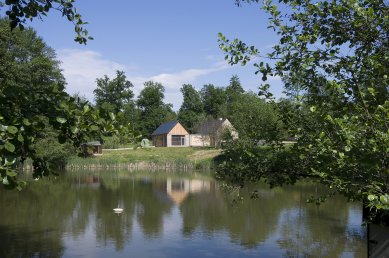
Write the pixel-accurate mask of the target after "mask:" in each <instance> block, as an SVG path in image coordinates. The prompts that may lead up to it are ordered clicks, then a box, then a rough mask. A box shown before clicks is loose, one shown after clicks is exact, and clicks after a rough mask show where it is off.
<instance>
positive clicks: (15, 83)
mask: <svg viewBox="0 0 389 258" xmlns="http://www.w3.org/2000/svg"><path fill="white" fill-rule="evenodd" d="M0 60H1V63H2V65H1V67H0V181H1V185H3V186H5V187H9V188H15V187H17V188H19V189H20V187H21V185H22V184H23V183H22V182H19V181H18V177H17V176H18V173H17V171H16V167H17V165H18V164H19V163H21V162H23V161H24V160H26V159H27V158H30V159H31V160H32V162H33V167H34V175H33V176H34V177H42V176H45V175H49V173H50V170H49V164H48V161H50V159H51V160H52V161H53V162H58V161H61V162H62V161H63V158H66V156H67V155H66V154H65V153H68V151H73V152H74V149H71V148H67V147H66V146H68V145H64V146H60V144H64V143H68V144H69V145H71V146H74V147H75V148H80V146H81V144H82V143H84V142H86V141H88V140H90V139H93V138H100V137H101V136H102V135H103V134H105V133H108V134H112V133H119V132H120V133H121V134H122V135H124V134H127V133H131V131H130V130H129V128H127V127H125V126H122V125H120V124H121V123H120V121H119V120H118V119H117V118H116V116H115V115H114V114H112V113H111V114H110V115H109V116H108V117H106V118H102V117H101V116H100V113H101V111H100V110H99V109H98V108H94V107H92V105H90V103H88V102H85V101H82V100H81V99H79V98H74V97H71V96H69V94H67V93H66V92H65V90H64V88H65V80H64V77H63V76H62V74H61V71H60V68H59V65H58V61H57V60H56V57H55V52H54V51H53V49H51V48H50V47H48V46H47V45H46V44H45V43H44V42H43V40H42V39H41V38H39V37H38V36H37V35H36V32H35V31H34V30H32V29H30V28H29V29H25V30H20V29H18V28H15V29H13V30H11V29H10V27H9V21H8V20H6V19H0ZM46 144H50V145H51V146H52V147H53V148H51V149H50V148H47V145H46ZM54 152H56V153H54ZM58 159H59V160H58ZM61 162H60V163H61Z"/></svg>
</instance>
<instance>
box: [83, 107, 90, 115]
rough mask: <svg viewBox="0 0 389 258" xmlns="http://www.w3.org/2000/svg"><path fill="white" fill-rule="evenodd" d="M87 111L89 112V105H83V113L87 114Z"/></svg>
mask: <svg viewBox="0 0 389 258" xmlns="http://www.w3.org/2000/svg"><path fill="white" fill-rule="evenodd" d="M89 110H90V107H89V105H85V106H84V113H88V111H89Z"/></svg>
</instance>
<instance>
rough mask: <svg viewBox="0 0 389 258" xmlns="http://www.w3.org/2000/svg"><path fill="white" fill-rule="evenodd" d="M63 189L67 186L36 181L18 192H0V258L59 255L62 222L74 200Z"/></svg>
mask: <svg viewBox="0 0 389 258" xmlns="http://www.w3.org/2000/svg"><path fill="white" fill-rule="evenodd" d="M67 189H69V184H67V185H65V184H59V183H57V182H47V181H39V182H33V183H31V185H30V186H29V187H27V188H26V189H24V190H23V191H22V192H10V191H7V192H4V191H0V211H1V212H0V257H36V254H41V255H40V257H60V256H61V255H62V253H63V251H64V247H63V243H62V238H61V237H62V233H63V231H64V230H65V228H66V223H65V221H66V219H67V218H69V217H70V216H71V211H72V209H71V208H72V207H74V204H75V203H76V199H77V198H74V197H75V196H71V195H70V196H68V195H67V192H68V191H67ZM58 202H60V203H61V205H58Z"/></svg>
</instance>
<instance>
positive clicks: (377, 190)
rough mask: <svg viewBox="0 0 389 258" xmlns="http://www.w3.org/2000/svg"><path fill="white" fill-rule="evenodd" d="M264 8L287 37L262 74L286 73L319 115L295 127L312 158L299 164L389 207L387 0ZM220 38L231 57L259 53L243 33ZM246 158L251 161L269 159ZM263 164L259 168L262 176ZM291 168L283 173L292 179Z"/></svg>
mask: <svg viewBox="0 0 389 258" xmlns="http://www.w3.org/2000/svg"><path fill="white" fill-rule="evenodd" d="M237 2H238V3H241V2H260V1H259V0H253V1H251V0H247V1H237ZM262 9H264V10H265V12H267V13H268V14H269V16H270V19H269V21H270V22H269V28H270V29H272V30H274V31H275V32H276V33H277V35H279V37H280V40H279V43H278V44H277V45H275V46H274V47H273V51H272V52H271V53H269V54H268V55H267V58H268V59H269V60H271V61H269V63H266V62H258V63H257V62H255V63H254V66H255V67H256V68H257V73H259V74H261V75H262V80H263V81H266V80H267V78H268V77H269V76H280V77H281V78H282V79H283V80H284V82H285V87H286V90H287V91H295V92H300V93H301V95H299V96H297V98H296V99H295V101H296V102H297V103H298V105H299V106H301V107H303V108H304V109H305V110H307V109H308V110H310V112H311V113H312V114H313V116H314V118H315V123H316V126H313V127H309V126H306V125H304V124H300V125H299V126H297V128H293V127H292V128H291V129H292V131H291V133H293V134H294V135H295V137H296V139H297V144H296V145H295V146H294V147H293V148H292V149H291V155H292V156H293V157H298V161H297V164H306V165H305V166H302V167H297V168H296V169H297V170H300V169H301V170H303V171H304V173H307V174H308V175H311V176H316V177H318V178H320V180H321V181H322V182H323V183H325V184H327V185H328V186H330V187H332V188H334V189H336V190H337V191H339V192H341V193H343V194H344V195H346V196H347V197H349V198H350V199H354V200H360V201H363V202H364V203H365V204H366V205H367V206H368V207H370V208H371V209H373V210H381V211H384V212H385V211H386V212H389V100H388V99H389V90H388V85H389V78H388V75H389V44H388V38H389V34H388V32H389V23H388V20H389V6H388V2H387V1H384V0H372V1H359V0H352V1H299V0H296V1H294V0H284V1H281V2H280V3H279V4H278V5H276V4H273V2H272V1H271V0H265V1H263V4H262ZM219 40H220V47H221V49H222V50H223V51H224V52H225V53H226V54H227V55H226V58H227V59H228V61H229V62H230V63H231V64H237V63H241V64H246V63H247V62H248V61H250V60H251V58H252V57H253V56H256V57H258V56H259V51H258V50H257V49H256V48H255V47H254V46H247V45H246V44H245V43H243V42H242V41H240V40H238V39H235V40H233V41H230V40H229V39H227V38H226V37H225V36H224V35H222V34H220V37H219ZM268 89H269V85H268V84H265V85H263V87H262V88H261V92H260V94H263V95H265V96H267V97H269V96H271V94H270V93H269V92H268ZM295 95H296V94H295ZM297 111H298V109H297ZM238 149H239V146H238ZM275 150H276V149H275ZM241 151H242V152H243V154H242V153H240V155H241V156H242V155H243V156H245V155H246V154H245V153H244V151H245V149H244V148H243V149H241ZM249 152H250V151H249ZM280 153H283V151H282V150H281V152H280ZM236 155H239V153H236ZM274 157H277V155H276V156H274ZM247 158H248V160H246V162H245V163H244V164H247V163H251V162H254V164H256V161H257V160H258V159H262V157H261V158H259V157H258V156H256V155H254V156H252V157H247ZM276 160H277V159H276ZM266 162H267V161H266V160H265V164H266ZM262 163H263V162H262V161H261V160H260V164H258V167H257V168H256V167H253V168H252V169H256V171H258V173H259V174H260V175H263V174H261V169H260V167H261V166H262V165H261V164H262ZM278 167H279V166H278ZM269 172H270V171H269ZM283 172H287V173H286V174H285V173H283ZM290 172H291V171H288V170H286V171H283V170H280V171H278V172H277V173H280V174H284V176H285V177H291V178H292V179H293V177H294V174H293V173H292V174H290ZM230 173H238V175H241V174H242V173H250V172H247V171H245V172H240V170H239V169H238V170H236V171H231V172H230ZM251 173H253V172H251ZM242 176H243V177H245V176H244V175H242ZM264 176H265V177H269V176H271V175H270V174H269V173H268V174H264ZM292 181H293V180H292ZM281 182H282V180H281Z"/></svg>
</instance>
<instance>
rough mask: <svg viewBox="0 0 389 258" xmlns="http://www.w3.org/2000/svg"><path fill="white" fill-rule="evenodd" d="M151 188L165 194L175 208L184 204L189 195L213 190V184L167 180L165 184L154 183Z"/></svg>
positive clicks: (190, 180)
mask: <svg viewBox="0 0 389 258" xmlns="http://www.w3.org/2000/svg"><path fill="white" fill-rule="evenodd" d="M153 186H154V188H155V189H156V190H158V192H159V193H164V194H166V195H167V196H168V197H169V199H170V200H171V201H173V202H174V203H175V204H176V205H177V206H179V205H180V204H181V203H182V202H184V201H185V199H186V198H187V197H188V196H189V194H195V193H204V192H211V191H212V190H215V182H211V181H205V180H199V179H171V178H168V179H166V181H165V182H163V183H162V182H156V183H155V184H154V185H153Z"/></svg>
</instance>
